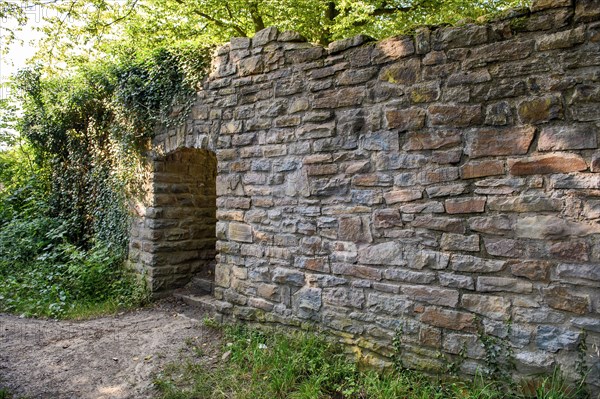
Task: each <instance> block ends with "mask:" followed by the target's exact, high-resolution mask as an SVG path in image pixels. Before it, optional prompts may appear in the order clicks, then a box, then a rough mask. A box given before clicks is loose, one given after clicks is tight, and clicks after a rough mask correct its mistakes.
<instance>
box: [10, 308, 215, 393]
mask: <svg viewBox="0 0 600 399" xmlns="http://www.w3.org/2000/svg"><path fill="white" fill-rule="evenodd" d="M203 316H204V315H203V314H202V313H200V312H198V311H195V310H193V309H191V308H189V307H188V306H187V305H185V304H183V303H180V302H178V301H175V300H174V299H168V300H162V301H159V302H157V303H155V304H153V305H152V307H150V308H147V309H141V310H136V311H131V312H127V313H123V314H119V315H117V316H110V317H101V318H97V319H93V320H86V321H55V320H36V319H25V318H19V317H17V316H10V315H0V388H2V387H3V388H6V389H7V390H8V392H10V393H11V394H12V395H14V397H15V398H20V397H25V398H31V399H34V398H44V399H48V398H53V399H109V398H110V399H124V398H152V397H154V396H155V394H156V391H155V389H154V387H153V385H152V380H153V376H154V375H156V373H158V372H160V370H161V368H162V367H163V366H164V365H165V364H167V363H170V362H174V361H184V359H185V358H186V357H189V358H192V357H193V356H194V353H193V350H192V349H193V348H194V347H199V348H201V349H202V353H203V356H202V358H201V359H200V360H198V359H197V358H196V359H195V361H203V362H206V366H207V367H211V365H212V364H214V363H216V361H217V359H218V353H219V347H220V337H219V333H218V332H217V331H215V330H213V329H210V328H207V327H205V326H203V325H202V318H203Z"/></svg>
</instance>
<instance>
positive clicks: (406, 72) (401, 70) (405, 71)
mask: <svg viewBox="0 0 600 399" xmlns="http://www.w3.org/2000/svg"><path fill="white" fill-rule="evenodd" d="M420 71H421V62H420V60H419V59H418V58H413V59H409V60H403V61H401V62H397V63H395V64H391V65H388V66H386V67H384V68H382V69H381V72H380V73H379V79H380V80H383V81H386V82H389V83H394V84H399V85H411V84H413V83H415V82H417V80H418V79H419V73H420Z"/></svg>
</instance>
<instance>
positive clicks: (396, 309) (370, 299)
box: [366, 292, 413, 316]
mask: <svg viewBox="0 0 600 399" xmlns="http://www.w3.org/2000/svg"><path fill="white" fill-rule="evenodd" d="M412 305H413V303H412V302H411V301H409V300H408V299H406V298H404V297H401V296H398V295H387V294H379V293H375V292H372V293H369V294H368V295H367V303H366V308H367V309H369V311H370V312H373V313H376V314H384V315H392V316H401V315H403V314H406V313H408V312H410V311H411V309H412Z"/></svg>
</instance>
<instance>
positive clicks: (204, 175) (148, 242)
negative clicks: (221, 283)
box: [130, 147, 217, 295]
mask: <svg viewBox="0 0 600 399" xmlns="http://www.w3.org/2000/svg"><path fill="white" fill-rule="evenodd" d="M151 166H152V170H151V179H150V182H149V184H148V197H147V200H146V205H145V206H140V207H138V208H139V209H137V211H138V216H139V217H138V218H136V220H135V221H134V225H133V232H132V239H131V244H130V261H132V263H134V264H135V265H136V266H137V268H138V269H140V270H141V271H142V272H143V273H145V274H146V276H147V279H148V283H149V285H150V287H149V288H150V290H151V291H152V292H153V293H154V294H155V295H156V293H162V292H169V291H171V290H173V289H176V288H179V287H182V286H184V285H186V284H187V283H188V282H189V281H190V280H191V279H192V277H193V276H198V275H200V276H201V277H203V278H205V279H210V280H213V279H214V264H215V257H216V249H215V246H216V234H215V229H216V209H217V205H216V175H217V158H216V155H215V153H214V152H213V151H210V150H208V149H201V148H189V147H179V148H177V149H176V150H174V151H171V152H169V153H166V154H164V155H155V156H154V157H153V158H152V160H151Z"/></svg>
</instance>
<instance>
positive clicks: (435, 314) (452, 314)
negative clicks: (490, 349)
mask: <svg viewBox="0 0 600 399" xmlns="http://www.w3.org/2000/svg"><path fill="white" fill-rule="evenodd" d="M421 322H423V323H426V324H429V325H432V326H435V327H442V328H447V329H450V330H459V331H473V332H474V331H475V330H476V328H475V315H473V314H471V313H465V312H460V311H456V310H450V309H444V308H438V307H426V308H425V310H424V311H423V314H422V316H421Z"/></svg>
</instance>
